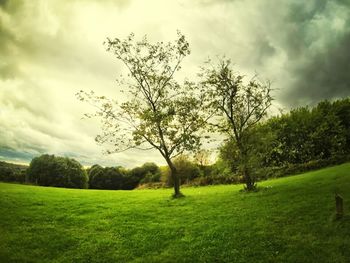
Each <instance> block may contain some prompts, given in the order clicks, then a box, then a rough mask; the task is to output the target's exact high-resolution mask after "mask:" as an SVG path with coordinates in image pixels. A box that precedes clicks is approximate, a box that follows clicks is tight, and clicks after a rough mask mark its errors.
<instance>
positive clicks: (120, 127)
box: [77, 33, 205, 197]
mask: <svg viewBox="0 0 350 263" xmlns="http://www.w3.org/2000/svg"><path fill="white" fill-rule="evenodd" d="M106 46H107V51H110V52H112V53H113V54H114V55H115V57H116V58H117V59H118V60H119V61H121V62H122V63H123V64H124V65H125V67H126V69H127V70H128V73H129V74H128V77H129V78H128V80H125V79H122V80H120V81H119V84H120V91H123V92H124V93H125V98H126V100H125V101H121V100H119V101H118V102H117V101H115V100H112V99H108V98H106V97H104V96H96V95H95V94H94V92H90V93H87V92H84V91H81V92H79V93H78V94H77V96H78V98H79V99H80V100H82V101H88V102H89V103H91V104H93V105H94V106H96V107H97V112H96V114H94V115H93V116H97V117H99V118H101V119H102V122H103V133H102V134H100V135H98V136H97V137H96V141H97V142H98V143H100V144H109V145H110V146H111V147H110V149H109V150H108V151H107V153H114V152H121V151H125V150H128V149H131V148H135V149H142V150H147V149H156V150H158V151H159V153H160V154H161V155H162V156H163V158H164V159H165V161H166V162H167V164H168V167H169V169H170V171H171V176H172V178H173V182H174V197H180V196H182V194H181V192H180V180H179V176H178V173H177V170H176V167H175V165H174V163H173V158H175V157H176V156H178V155H180V154H182V153H184V152H187V151H193V150H195V149H197V148H198V147H199V146H200V143H201V141H200V133H199V131H200V129H201V128H202V127H204V125H205V120H204V116H203V114H201V107H202V102H203V100H202V97H201V96H202V95H200V94H197V93H196V89H195V88H196V86H195V84H194V83H192V82H189V81H185V82H184V84H179V83H178V82H177V81H176V80H175V78H174V75H175V73H176V72H177V71H178V70H179V69H180V68H181V63H182V61H183V59H184V58H185V57H186V56H187V55H189V54H190V49H189V44H188V42H187V41H186V39H185V36H184V35H182V34H181V33H178V38H177V40H176V41H175V43H167V44H166V43H163V42H158V43H155V44H152V43H150V42H149V41H148V40H147V38H146V37H144V38H143V39H142V40H141V41H135V39H134V35H133V34H131V35H130V36H129V37H128V38H126V39H125V40H120V39H119V38H115V39H113V40H111V39H107V42H106ZM87 116H88V117H92V115H87ZM146 145H148V146H147V147H146Z"/></svg>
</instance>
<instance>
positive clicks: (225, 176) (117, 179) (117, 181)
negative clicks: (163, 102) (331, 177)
mask: <svg viewBox="0 0 350 263" xmlns="http://www.w3.org/2000/svg"><path fill="white" fill-rule="evenodd" d="M244 139H245V140H246V142H247V144H249V145H250V147H249V149H248V151H249V156H250V159H249V160H246V161H247V163H248V164H249V166H248V167H249V169H250V172H251V173H252V174H253V175H254V176H255V177H256V179H257V180H263V179H267V178H271V177H280V176H285V175H288V174H295V173H299V172H304V171H308V170H313V169H318V168H322V167H325V166H328V165H333V164H338V163H342V162H346V161H349V160H350V98H346V99H343V100H337V101H334V102H329V101H323V102H321V103H319V104H318V105H317V106H315V107H313V108H309V107H301V108H297V109H294V110H291V111H290V112H289V113H286V114H282V115H280V116H276V117H272V118H270V119H268V120H266V121H265V122H263V123H261V124H259V125H258V126H256V127H255V128H254V129H252V130H251V131H250V132H249V134H248V136H247V137H246V138H244ZM219 152H220V154H219V158H218V159H217V161H216V162H215V163H214V164H209V162H208V160H207V159H208V158H209V156H208V155H209V153H208V152H207V151H202V152H200V153H199V154H197V155H196V156H194V158H193V157H192V158H190V157H189V156H186V155H182V156H179V157H178V158H176V159H175V160H174V164H175V167H176V169H177V172H178V174H179V177H180V183H181V184H187V185H195V186H196V185H210V184H232V183H239V182H242V180H243V178H242V175H241V174H240V169H239V168H240V167H239V159H238V155H237V147H236V145H235V144H234V142H232V141H230V140H228V141H226V142H225V143H224V144H223V145H222V146H221V147H220V149H219ZM0 181H5V182H20V183H24V182H27V183H32V184H37V185H43V186H56V187H69V188H91V189H112V190H118V189H121V190H131V189H134V188H136V187H141V188H142V187H152V188H157V187H171V186H172V185H173V182H172V179H171V176H170V171H169V169H168V168H167V167H158V166H157V165H156V164H154V163H145V164H144V165H142V166H140V167H136V168H133V169H130V170H129V169H125V168H123V167H120V166H119V167H102V166H100V165H97V164H96V165H93V166H92V167H90V168H88V169H84V167H83V166H82V165H81V164H80V163H79V162H77V161H76V160H74V159H70V158H64V157H56V156H54V155H47V154H45V155H42V156H40V157H36V158H34V159H33V160H32V161H31V163H30V165H29V168H28V169H27V167H26V166H22V165H15V164H8V163H5V162H0Z"/></svg>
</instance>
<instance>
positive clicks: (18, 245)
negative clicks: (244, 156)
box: [0, 163, 350, 262]
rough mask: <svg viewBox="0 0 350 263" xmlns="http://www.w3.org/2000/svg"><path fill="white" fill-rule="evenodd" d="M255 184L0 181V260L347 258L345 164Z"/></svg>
mask: <svg viewBox="0 0 350 263" xmlns="http://www.w3.org/2000/svg"><path fill="white" fill-rule="evenodd" d="M260 185H261V186H262V187H267V186H269V187H268V188H266V189H264V190H261V191H260V192H258V193H251V194H247V193H242V192H239V189H241V186H237V185H236V186H234V185H232V186H213V187H200V188H184V189H183V192H184V193H185V195H186V196H187V197H186V198H183V199H179V200H172V199H170V198H169V196H170V194H171V190H135V191H129V192H128V191H97V190H73V189H59V188H45V187H35V186H26V185H15V184H0V262H48V261H53V262H125V261H132V262H350V250H349V247H350V209H349V208H350V164H349V163H348V164H344V165H340V166H337V167H332V168H328V169H323V170H319V171H316V172H311V173H307V174H303V175H299V176H294V177H288V178H282V179H277V180H270V181H266V182H263V183H261V184H260ZM336 187H337V188H338V189H339V190H340V192H341V193H342V195H343V197H344V199H345V209H346V212H348V214H347V215H345V217H344V218H343V219H341V220H339V221H335V220H334V194H333V193H334V190H335V188H336Z"/></svg>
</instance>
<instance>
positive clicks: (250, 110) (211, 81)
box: [200, 59, 273, 191]
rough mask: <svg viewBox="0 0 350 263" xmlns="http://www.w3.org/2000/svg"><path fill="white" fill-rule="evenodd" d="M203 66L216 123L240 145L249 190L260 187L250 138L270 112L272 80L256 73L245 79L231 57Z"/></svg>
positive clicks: (209, 100)
mask: <svg viewBox="0 0 350 263" xmlns="http://www.w3.org/2000/svg"><path fill="white" fill-rule="evenodd" d="M207 65H208V66H205V67H203V68H202V72H201V74H200V76H201V77H202V85H203V87H204V88H205V91H206V95H207V100H208V102H209V105H210V106H209V107H207V109H209V110H210V111H211V114H213V116H214V120H215V122H214V123H213V124H214V126H215V127H216V130H218V131H219V132H221V133H224V134H227V135H228V136H229V139H230V140H232V142H233V143H234V147H236V149H237V155H238V159H239V164H240V170H241V173H242V175H243V178H244V182H245V185H246V189H247V190H249V191H250V190H253V189H255V187H256V182H255V178H254V176H253V175H252V171H251V169H250V168H251V166H250V165H249V164H250V163H251V160H252V158H253V156H252V155H251V153H252V151H251V146H252V145H250V142H251V141H252V136H254V134H253V128H254V126H255V125H256V124H257V123H258V122H259V121H260V120H261V119H262V118H263V117H264V116H265V115H266V111H267V109H268V108H269V107H270V106H271V102H272V100H273V98H272V96H271V86H270V83H269V82H266V83H263V82H260V81H258V79H257V78H256V77H254V78H252V79H251V80H249V81H246V82H245V81H244V76H243V75H241V74H239V73H236V72H235V71H233V68H232V65H231V62H230V60H226V59H221V60H220V61H219V63H218V64H217V65H212V64H211V62H210V61H209V62H208V63H207Z"/></svg>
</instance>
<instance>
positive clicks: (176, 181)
mask: <svg viewBox="0 0 350 263" xmlns="http://www.w3.org/2000/svg"><path fill="white" fill-rule="evenodd" d="M165 160H166V161H167V163H168V166H169V169H170V176H171V179H172V180H173V184H174V194H173V197H174V198H178V197H183V196H184V195H183V194H182V193H181V192H180V178H179V175H178V174H177V170H176V167H175V165H174V164H173V162H172V161H171V159H170V158H165Z"/></svg>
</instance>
